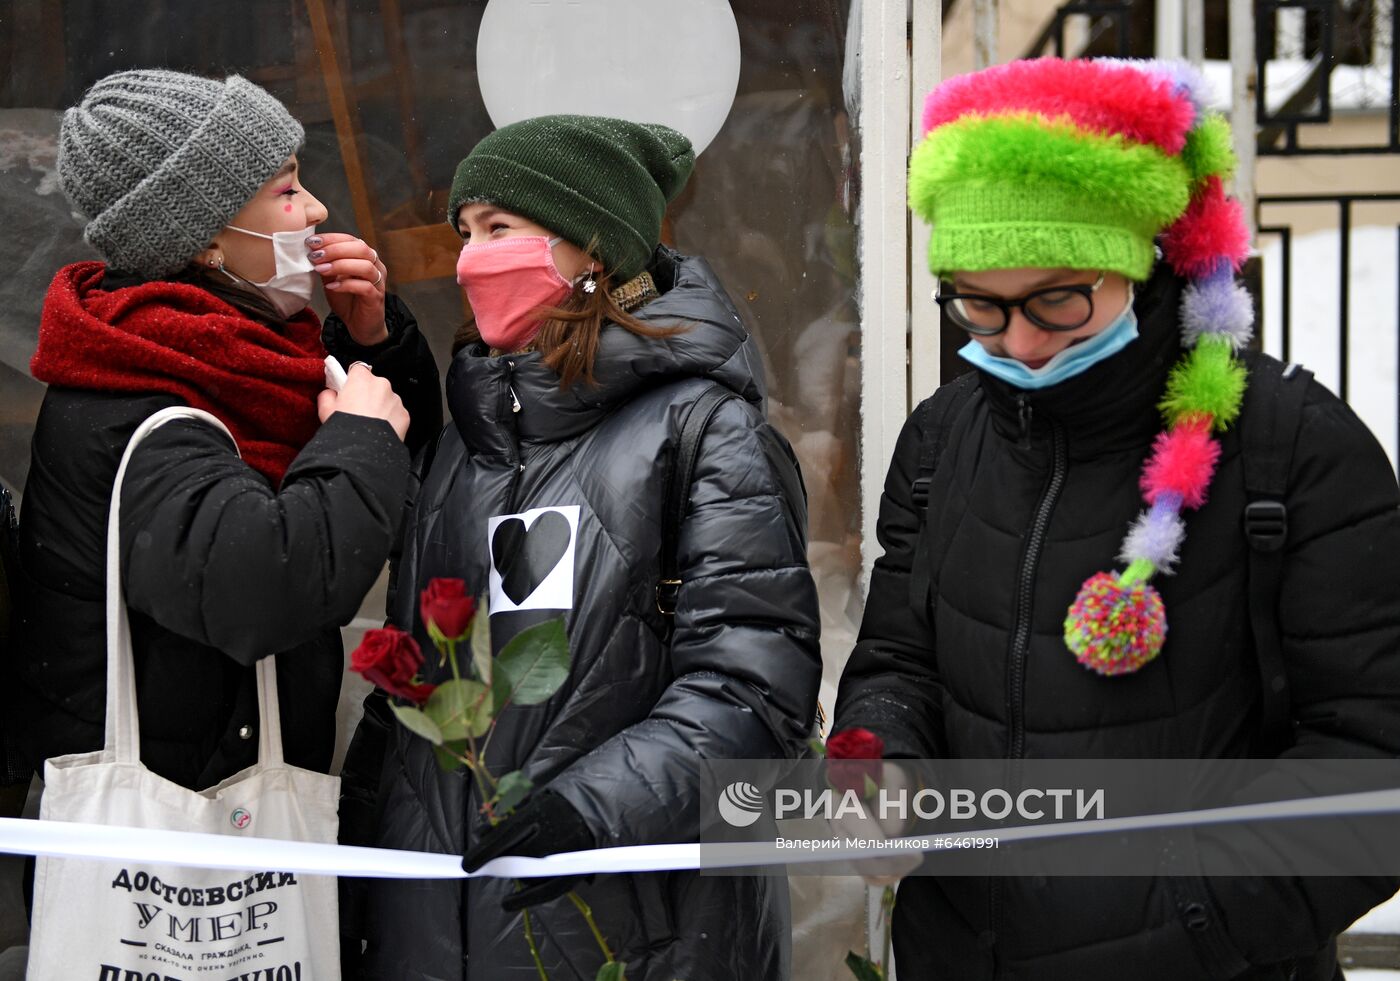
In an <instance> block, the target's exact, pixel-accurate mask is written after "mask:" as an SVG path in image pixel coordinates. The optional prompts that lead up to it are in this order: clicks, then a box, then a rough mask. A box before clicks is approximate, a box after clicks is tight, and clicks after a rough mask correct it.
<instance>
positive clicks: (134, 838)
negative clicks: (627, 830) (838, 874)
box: [0, 788, 1400, 879]
mask: <svg viewBox="0 0 1400 981" xmlns="http://www.w3.org/2000/svg"><path fill="white" fill-rule="evenodd" d="M1397 812H1400V788H1396V789H1391V790H1374V791H1366V792H1363V793H1355V794H1337V795H1333V796H1329V797H1313V798H1307V799H1304V800H1290V801H1275V802H1270V803H1265V804H1242V805H1236V806H1233V807H1217V808H1210V809H1207V810H1199V811H1181V812H1176V813H1172V814H1149V815H1141V816H1137V817H1124V818H1103V819H1098V820H1087V821H1067V822H1063V823H1059V824H1050V825H1036V826H1030V827H1019V828H994V829H990V830H983V831H966V832H958V833H956V834H953V835H949V834H940V835H916V836H912V837H909V838H895V839H891V840H889V841H888V842H886V843H884V844H882V845H878V846H873V847H859V848H831V849H822V850H820V851H817V852H809V851H804V852H802V853H801V854H796V855H795V854H793V853H792V852H791V851H789V850H779V849H777V848H776V847H775V846H774V845H771V844H768V843H767V842H743V843H718V842H716V843H712V844H706V845H703V846H702V845H700V844H695V843H691V844H680V845H626V846H622V847H618V848H596V849H591V850H589V851H582V852H562V853H560V854H557V855H548V856H546V857H544V858H521V857H517V856H506V857H502V858H497V859H494V860H493V861H490V862H488V863H486V864H485V865H484V866H482V867H481V869H480V870H479V871H477V872H474V873H472V875H476V876H497V877H501V878H510V879H531V878H536V877H541V876H554V875H594V874H599V873H602V874H607V873H614V872H668V871H679V870H693V869H702V868H704V869H720V868H745V867H749V866H765V865H798V864H809V863H817V862H839V861H851V860H858V859H867V858H881V857H886V856H889V855H908V854H912V853H914V852H918V851H933V850H937V849H935V848H933V847H930V848H928V849H921V848H918V847H916V846H915V843H917V842H921V841H924V840H927V839H929V838H933V837H941V838H943V839H945V840H946V839H947V838H950V837H960V838H975V837H983V838H987V837H991V838H997V839H999V840H1000V841H1002V842H1014V841H1031V840H1036V839H1048V838H1062V837H1068V836H1071V835H1085V834H1113V833H1119V832H1124V831H1148V830H1153V829H1162V828H1176V827H1189V826H1197V825H1206V824H1234V823H1239V822H1248V821H1263V820H1278V819H1282V818H1318V817H1337V816H1341V815H1360V814H1387V813H1397ZM702 848H703V860H702ZM0 852H10V853H14V854H19V855H50V856H54V857H56V858H82V859H98V860H104V861H118V862H150V863H153V864H160V865H186V866H194V867H198V868H211V869H236V870H240V871H241V870H245V869H276V870H278V871H282V872H296V873H301V874H304V875H347V876H359V877H368V878H381V879H459V878H467V877H468V875H467V873H465V872H463V871H462V860H461V857H460V856H457V855H442V854H437V853H434V852H411V851H398V850H395V849H390V848H360V847H356V846H351V845H323V844H310V843H306V842H300V841H281V840H278V839H273V838H238V837H233V836H230V835H211V834H199V833H195V832H186V831H153V830H148V829H145V828H117V827H110V826H107V825H98V824H78V823H75V822H65V821H32V820H24V819H20V818H0Z"/></svg>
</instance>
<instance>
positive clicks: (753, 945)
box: [342, 252, 821, 981]
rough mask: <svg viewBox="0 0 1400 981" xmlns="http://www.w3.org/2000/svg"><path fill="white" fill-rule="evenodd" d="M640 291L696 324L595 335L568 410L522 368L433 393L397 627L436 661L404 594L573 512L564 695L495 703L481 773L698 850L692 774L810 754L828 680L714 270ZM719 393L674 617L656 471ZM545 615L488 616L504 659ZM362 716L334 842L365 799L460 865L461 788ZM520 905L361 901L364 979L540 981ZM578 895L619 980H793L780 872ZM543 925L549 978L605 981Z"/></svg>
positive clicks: (540, 915) (491, 890)
mask: <svg viewBox="0 0 1400 981" xmlns="http://www.w3.org/2000/svg"><path fill="white" fill-rule="evenodd" d="M653 274H654V275H655V276H656V277H657V280H658V285H659V287H660V288H662V290H663V295H662V296H661V297H659V298H658V299H655V300H653V301H652V302H651V303H649V304H647V305H646V306H644V307H642V308H641V310H640V311H638V314H637V315H638V316H639V317H640V318H641V319H642V320H645V321H646V322H648V323H650V324H654V325H677V324H685V325H688V329H687V330H686V331H685V332H684V333H681V334H678V335H676V336H674V337H672V338H668V339H663V340H648V339H645V338H640V337H637V336H635V335H632V334H629V333H627V332H625V331H623V330H622V329H621V328H618V327H609V328H605V330H604V332H603V336H602V342H601V347H600V352H599V356H598V359H597V362H596V373H597V379H598V383H599V384H598V387H597V388H590V387H588V386H587V385H586V384H583V383H580V384H579V385H578V386H576V387H574V388H572V389H569V390H567V391H562V392H561V391H560V389H559V384H558V377H557V376H556V375H555V374H553V372H551V371H550V370H549V369H548V368H546V367H544V366H543V365H541V364H540V362H539V358H538V355H536V354H529V355H523V356H522V355H513V356H503V357H495V358H492V357H485V356H483V355H484V352H482V351H481V350H480V349H478V350H471V349H467V350H464V351H462V352H461V353H459V354H458V356H457V357H456V359H455V360H454V362H453V364H452V368H451V370H450V372H449V374H448V380H447V393H448V405H449V408H450V410H451V413H452V418H453V423H454V424H453V425H451V426H449V427H448V428H447V430H446V431H445V433H444V435H443V438H442V440H441V443H440V446H439V448H438V450H437V455H436V459H435V460H434V462H433V465H432V469H431V472H430V473H429V475H428V478H427V480H426V482H425V484H424V486H423V489H422V496H421V499H420V501H419V504H418V508H417V513H416V519H415V521H414V527H413V530H412V533H411V536H410V538H409V541H408V544H407V550H406V553H405V556H404V559H403V562H402V565H401V567H400V568H399V570H398V573H397V582H398V586H397V591H396V598H395V600H393V601H392V605H393V607H394V608H393V610H392V611H391V612H392V619H393V620H395V622H397V623H399V624H400V625H402V626H404V627H405V628H408V629H411V630H413V631H414V633H415V634H416V635H417V636H418V638H419V640H420V642H421V643H423V644H424V646H425V648H426V647H427V646H428V645H427V637H426V634H425V632H424V629H423V625H422V624H421V623H420V622H419V617H418V611H417V602H416V599H417V591H418V589H420V588H421V587H422V586H423V584H425V583H426V581H427V580H428V579H429V578H431V577H435V576H455V577H461V578H464V579H465V580H466V581H467V584H468V587H469V588H470V589H472V590H473V591H480V590H482V589H483V588H485V586H486V584H487V574H488V562H489V558H488V555H489V553H488V544H487V522H488V520H489V519H490V518H492V517H493V516H497V515H508V514H519V513H523V512H526V511H529V510H530V509H532V508H541V507H544V508H550V507H563V508H571V507H576V508H577V509H578V530H577V534H576V536H574V537H573V544H572V546H571V547H570V551H569V554H571V555H572V556H573V560H574V571H573V578H572V582H571V583H567V582H566V584H565V591H566V595H567V594H571V596H569V598H568V601H569V602H572V608H571V609H568V610H565V611H563V614H564V617H565V622H566V627H567V630H568V635H569V640H570V646H571V651H572V666H571V671H570V675H569V678H568V680H567V682H566V683H565V685H564V687H563V688H561V689H560V691H559V692H558V693H557V694H556V695H555V696H554V697H553V698H551V699H550V700H549V701H548V702H546V703H545V704H543V705H539V706H530V707H524V706H516V707H512V708H510V709H507V710H506V712H505V713H504V714H503V716H502V718H501V720H500V721H499V722H498V724H497V726H498V728H497V732H496V733H495V735H494V736H493V739H492V742H491V746H490V751H489V754H488V759H487V762H488V763H489V764H490V765H491V766H492V768H493V769H494V770H496V771H497V772H506V771H508V770H511V769H514V768H516V767H523V768H524V770H525V773H526V775H527V776H529V777H530V779H531V780H532V781H533V783H534V785H535V786H536V787H545V786H547V787H548V788H549V789H550V790H552V791H554V792H555V793H558V794H560V795H562V796H563V797H564V798H565V799H566V800H567V801H568V802H569V803H570V804H572V805H573V806H574V807H575V808H576V809H577V810H578V811H579V813H580V814H581V815H582V816H583V818H584V819H585V820H586V822H587V824H588V826H589V828H590V829H591V830H592V832H593V834H594V836H595V838H596V840H597V842H598V844H599V845H600V846H611V845H630V844H643V843H663V842H678V841H693V840H695V838H696V836H697V835H698V833H699V821H700V802H699V800H698V799H697V796H696V791H697V787H696V774H697V765H698V763H699V761H701V760H704V759H713V758H740V759H743V758H773V757H777V758H782V757H794V756H796V755H798V754H799V753H800V752H801V751H802V749H803V747H804V745H805V740H806V737H807V734H808V729H809V726H810V724H811V721H812V716H813V713H814V711H815V706H816V690H817V682H818V678H819V675H820V672H821V666H820V660H819V657H818V629H819V620H818V613H817V598H816V591H815V588H814V586H813V583H812V579H811V576H810V574H809V572H808V569H807V559H806V552H805V519H806V515H805V505H804V502H803V500H802V499H801V493H800V491H798V490H796V488H797V487H798V486H799V485H798V483H797V479H796V463H795V461H794V459H793V457H792V454H791V452H790V450H789V448H788V446H787V444H786V443H785V442H784V440H783V439H782V437H781V436H779V435H778V434H777V433H776V431H775V430H773V429H772V427H770V426H769V425H768V423H767V422H765V421H764V416H763V409H762V405H763V392H762V388H761V383H760V381H759V378H760V375H759V370H760V369H759V363H758V355H757V351H756V350H755V347H754V344H753V342H752V340H751V339H750V338H749V336H748V334H747V332H746V331H745V329H744V327H743V325H742V324H741V323H740V321H739V318H738V316H737V315H736V314H735V312H734V309H733V306H732V305H731V304H730V302H729V300H728V298H727V297H725V295H724V293H723V290H722V288H721V287H720V286H719V284H718V283H717V282H716V281H715V280H714V279H713V276H712V274H711V272H710V270H709V267H708V266H707V265H706V264H705V263H704V262H703V261H701V260H696V259H685V260H681V259H680V258H679V257H675V256H674V255H672V254H670V253H665V252H662V253H660V254H659V259H658V262H657V264H655V265H654V267H653ZM715 382H718V383H719V384H721V385H725V386H727V387H729V388H730V389H732V390H733V391H735V392H737V393H739V395H741V396H742V398H741V399H735V400H731V401H729V402H727V403H725V404H724V405H723V406H722V407H721V408H720V409H719V411H718V412H717V413H716V415H715V416H714V418H713V420H712V421H711V423H710V426H709V428H708V429H707V431H706V436H705V438H704V440H703V442H702V444H701V446H700V452H699V458H698V462H697V466H696V472H695V478H694V483H693V484H692V488H691V496H690V510H689V514H688V517H687V518H686V520H685V522H684V526H683V529H682V533H681V540H680V547H679V558H680V569H681V575H682V578H683V579H684V582H685V584H684V586H683V587H682V589H681V592H680V598H679V603H678V606H677V611H676V614H675V618H674V624H668V623H667V620H666V618H664V617H663V616H662V615H661V614H659V613H658V612H657V608H656V601H655V587H656V582H657V573H658V559H659V555H658V551H659V550H658V544H659V540H660V529H661V511H662V500H663V496H664V490H665V486H664V485H665V481H664V475H665V469H666V468H665V462H666V461H667V460H668V458H669V457H670V454H671V453H672V451H673V447H674V443H675V440H676V438H677V435H678V425H679V422H678V420H679V419H680V417H681V415H682V414H683V412H684V411H685V409H686V408H687V406H688V405H689V404H690V403H691V402H693V400H694V399H695V398H696V397H697V396H698V395H699V394H700V393H701V392H702V391H704V390H705V389H706V388H707V387H708V386H710V385H712V384H714V383H715ZM517 399H518V403H519V407H520V408H519V411H518V412H516V411H512V406H513V404H514V403H515V401H516V400H517ZM545 565H546V566H548V567H553V566H554V558H553V554H551V557H550V559H549V561H548V562H547V563H546V564H545ZM535 572H536V576H535V577H534V578H535V579H538V578H539V577H540V576H542V575H543V574H544V573H546V572H548V568H546V567H540V568H539V569H536V570H535ZM516 598H517V599H519V598H520V596H519V595H518V594H517V597H516ZM559 613H560V611H559V610H558V609H553V610H542V611H530V612H522V611H515V612H499V611H497V612H493V615H492V617H491V626H492V635H493V636H492V641H493V645H494V646H496V647H497V648H498V649H499V647H500V646H501V645H502V644H504V643H505V642H507V641H508V640H509V639H510V638H511V637H512V636H513V635H514V634H515V633H516V632H518V631H519V630H520V629H521V628H522V627H524V626H526V625H528V624H530V623H534V622H538V621H539V620H540V619H542V618H548V617H555V616H558V615H559ZM668 631H669V633H668ZM375 701H376V699H375V698H374V697H372V698H371V705H370V708H369V709H368V711H367V717H366V721H365V723H364V724H363V725H362V727H361V731H360V733H358V734H357V737H356V743H355V745H354V746H353V747H352V750H351V755H350V758H349V759H348V760H347V763H346V771H345V781H346V787H345V793H346V795H347V797H346V799H345V801H343V802H342V832H343V836H344V837H348V836H351V835H354V834H355V833H356V832H355V829H356V828H357V827H363V825H364V824H366V823H369V824H373V823H374V817H373V814H372V813H370V812H371V811H372V810H373V809H374V808H376V806H377V828H376V829H375V830H373V831H372V832H365V834H366V837H367V839H368V841H369V842H370V843H373V844H378V845H381V846H386V847H391V848H408V849H417V850H425V851H434V852H443V853H461V852H462V851H463V850H464V849H466V848H467V847H469V845H470V844H471V843H472V842H474V841H475V840H476V837H477V835H478V834H479V832H480V830H481V825H482V819H479V818H476V817H474V816H473V815H475V814H476V811H477V806H478V804H477V800H476V797H475V795H474V793H473V792H472V788H471V787H470V786H469V785H468V784H467V782H465V781H464V780H463V778H462V776H461V774H460V773H455V774H451V775H444V774H443V773H441V772H440V771H439V770H438V766H437V764H436V763H435V762H434V759H433V755H432V753H431V752H430V747H429V746H428V744H427V743H426V742H424V741H423V740H421V739H418V738H416V737H414V736H411V735H409V734H408V733H407V731H406V730H404V729H402V728H401V727H399V726H397V725H394V726H392V727H391V728H390V729H389V731H388V732H387V733H386V732H385V731H384V729H383V716H382V712H380V711H378V710H376V708H375V707H374V703H375ZM386 737H387V742H388V749H387V752H383V750H382V749H380V748H379V746H382V744H383V742H384V741H385V739H386ZM380 755H382V756H383V758H384V762H383V767H382V785H380V783H379V778H380V775H381V772H380V770H379V768H378V766H377V757H378V756H380ZM376 785H377V786H378V790H377V795H376V794H375V793H374V792H373V787H374V786H376ZM376 796H377V800H372V798H374V797H376ZM468 816H473V817H471V819H470V820H468ZM355 843H360V842H355ZM512 889H513V884H512V883H511V882H509V881H506V880H499V879H474V880H470V881H467V882H465V883H463V882H393V881H376V882H371V883H368V892H369V896H368V908H367V910H366V911H365V913H366V915H365V916H364V918H363V919H364V929H365V931H366V939H367V940H368V943H369V946H368V954H367V962H366V964H365V966H364V968H363V971H364V976H365V977H370V978H394V979H429V978H431V979H451V981H461V979H470V981H488V979H489V981H499V979H505V978H520V979H522V981H523V979H532V978H535V977H536V976H537V975H536V971H535V968H534V966H533V964H532V963H531V960H530V956H529V952H528V948H527V946H526V943H525V940H524V936H523V932H522V928H521V921H520V918H519V916H518V915H512V914H506V913H504V912H502V910H501V908H500V902H501V899H502V898H503V897H504V896H506V895H507V894H508V893H509V892H510V891H511V890H512ZM579 891H580V893H581V895H582V896H583V898H584V899H586V900H587V901H588V902H589V903H590V904H591V905H592V907H593V909H594V911H595V913H596V914H597V918H598V922H599V926H600V928H601V930H602V931H603V933H604V934H605V936H606V937H607V939H608V940H609V942H610V943H611V944H612V946H613V949H614V951H615V952H616V953H617V956H618V957H619V959H621V960H625V961H626V962H627V964H628V968H627V976H628V978H632V979H636V981H672V979H674V978H683V979H686V981H721V979H723V981H732V979H734V978H773V979H781V978H784V977H786V976H787V972H788V963H789V952H788V931H789V916H788V911H787V886H786V883H785V882H784V881H783V880H782V879H771V878H750V877H720V876H708V877H704V878H702V877H700V876H699V875H698V874H696V873H672V874H647V875H614V876H599V877H598V878H596V879H595V880H594V881H593V882H592V883H591V884H589V885H584V886H581V887H580V889H579ZM532 920H533V923H534V931H535V935H536V936H537V937H538V938H540V943H541V948H542V950H541V953H542V956H543V959H544V963H545V966H546V967H547V968H548V969H549V970H550V976H551V977H555V978H592V977H593V976H594V974H595V973H596V972H597V969H598V965H599V964H600V963H601V956H600V954H599V952H598V948H597V946H596V944H595V943H594V941H593V939H592V937H591V936H590V935H589V933H588V930H587V928H586V926H585V924H584V921H583V919H582V917H581V916H580V914H579V913H578V911H577V910H575V908H574V907H573V906H572V905H571V904H570V903H569V902H568V900H562V899H561V900H556V901H554V902H552V903H549V904H546V905H543V906H539V907H536V908H535V909H534V910H533V911H532ZM350 929H351V930H354V929H356V925H355V924H351V925H350Z"/></svg>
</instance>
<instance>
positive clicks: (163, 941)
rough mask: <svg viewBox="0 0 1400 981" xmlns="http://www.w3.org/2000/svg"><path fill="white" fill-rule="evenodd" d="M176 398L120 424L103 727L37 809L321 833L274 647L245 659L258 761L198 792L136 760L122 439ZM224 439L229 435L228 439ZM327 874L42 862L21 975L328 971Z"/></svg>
mask: <svg viewBox="0 0 1400 981" xmlns="http://www.w3.org/2000/svg"><path fill="white" fill-rule="evenodd" d="M172 419H200V420H203V421H205V422H208V423H210V424H211V425H214V426H216V427H218V428H219V429H220V430H222V431H223V432H225V433H227V432H228V430H227V428H226V427H225V426H224V425H223V423H221V422H220V421H219V420H218V419H216V418H215V417H214V416H211V415H209V414H208V413H207V412H202V411H199V410H197V409H190V408H184V407H173V408H169V409H162V410H161V411H159V412H157V413H155V414H154V415H152V416H151V417H150V418H149V419H147V420H146V421H145V422H143V423H142V424H141V426H140V427H139V428H138V429H137V430H136V432H135V433H134V434H133V435H132V437H131V441H130V443H128V444H127V448H126V453H125V455H124V456H123V457H122V462H121V466H120V468H119V469H118V470H117V479H116V484H115V486H114V487H113V488H112V506H111V511H110V513H109V517H108V522H107V720H106V728H107V736H106V746H105V747H104V748H103V749H102V750H101V751H100V752H96V753H81V754H75V755H71V756H60V757H55V758H54V759H51V760H49V761H48V762H46V763H45V764H44V797H43V803H42V805H41V807H40V812H39V818H40V820H43V821H83V822H91V823H94V824H104V825H112V826H126V827H137V828H159V829H165V830H170V831H202V832H206V833H212V834H219V835H227V836H228V837H229V838H230V839H233V840H231V841H230V842H229V850H230V852H233V853H234V854H236V849H237V847H238V844H239V843H238V841H237V840H236V839H238V838H248V837H260V838H286V839H291V840H295V841H310V842H332V843H333V842H334V841H335V840H336V831H337V827H338V818H337V814H336V808H337V798H338V796H339V788H340V780H339V778H337V777H332V776H327V775H326V774H324V773H315V772H313V771H311V770H303V769H301V768H299V767H294V766H288V765H287V764H286V763H285V762H283V760H282V723H281V719H280V716H279V715H278V709H277V673H276V667H275V666H274V664H273V659H272V658H270V657H269V658H264V659H263V660H261V661H259V662H258V667H257V675H258V713H259V732H258V762H257V763H256V764H255V765H253V766H251V767H249V768H248V769H246V770H243V771H242V772H240V773H237V774H235V775H234V776H232V777H229V778H228V779H227V780H225V781H224V782H223V783H221V784H219V785H218V786H216V787H211V788H210V789H208V790H203V791H193V790H186V789H185V788H183V787H180V786H178V785H177V784H174V783H171V782H170V781H169V780H166V779H164V778H163V777H160V776H157V775H156V774H155V773H152V772H151V771H150V770H148V769H146V768H145V767H144V766H142V764H141V759H140V746H141V739H140V728H139V720H138V719H137V716H136V682H135V674H134V670H133V666H132V654H131V630H130V627H129V625H128V623H127V611H126V603H125V601H124V599H123V596H122V590H121V561H120V555H121V550H120V548H119V547H118V540H117V536H118V530H119V527H120V524H119V521H118V517H117V512H118V508H119V505H120V502H121V486H122V479H123V478H124V476H125V475H126V468H127V463H128V461H129V460H130V459H131V453H132V450H134V449H135V448H136V445H137V444H138V443H140V442H141V440H142V439H143V438H144V437H145V436H146V435H147V434H148V433H150V432H151V431H152V430H154V429H155V428H156V427H158V426H160V425H162V424H164V423H166V422H169V421H171V420H172ZM230 438H232V437H231V436H230ZM339 977H340V946H339V924H338V917H337V903H336V880H335V878H334V877H331V876H306V875H292V874H290V873H282V872H277V871H276V870H269V869H247V870H244V871H236V872H235V871H229V870H226V869H224V870H219V869H197V868H185V867H181V866H176V865H156V864H147V863H144V862H111V863H108V862H99V861H87V860H81V859H54V858H41V859H39V861H38V867H37V871H36V875H35V879H34V920H33V929H32V932H31V936H30V944H29V973H28V979H29V981H199V979H208V981H313V979H314V981H337V979H339Z"/></svg>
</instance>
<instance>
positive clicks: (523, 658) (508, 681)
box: [491, 619, 569, 711]
mask: <svg viewBox="0 0 1400 981" xmlns="http://www.w3.org/2000/svg"><path fill="white" fill-rule="evenodd" d="M492 672H493V673H492V679H491V680H492V688H493V689H494V692H495V698H496V708H497V710H498V711H499V710H500V709H501V708H502V707H503V706H505V705H506V704H507V703H509V702H515V703H516V704H519V705H538V704H539V703H540V702H543V701H544V700H545V699H547V698H549V696H550V695H553V694H554V693H555V692H556V691H558V690H559V686H560V685H562V684H563V683H564V679H565V678H567V677H568V676H569V638H568V636H567V635H566V634H565V633H564V621H563V620H562V619H555V620H550V621H548V622H547V623H539V624H536V625H535V626H533V627H527V628H526V629H525V630H522V631H520V633H518V634H516V635H515V636H514V637H512V638H511V639H510V643H509V644H507V645H506V646H505V649H504V650H503V651H501V656H500V657H498V658H496V664H495V666H494V667H493V668H492Z"/></svg>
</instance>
